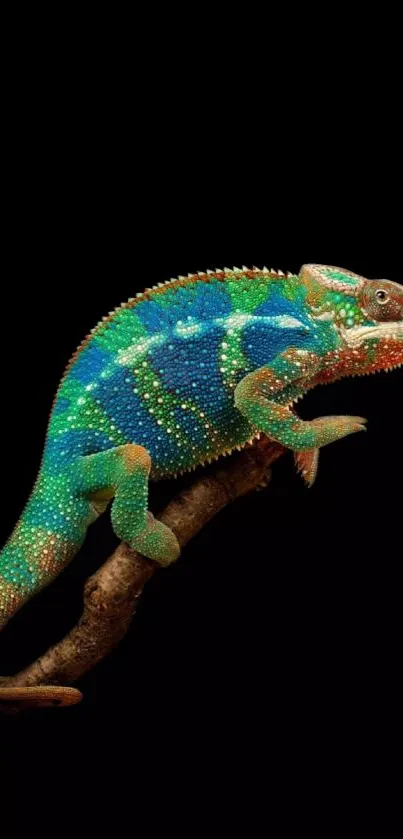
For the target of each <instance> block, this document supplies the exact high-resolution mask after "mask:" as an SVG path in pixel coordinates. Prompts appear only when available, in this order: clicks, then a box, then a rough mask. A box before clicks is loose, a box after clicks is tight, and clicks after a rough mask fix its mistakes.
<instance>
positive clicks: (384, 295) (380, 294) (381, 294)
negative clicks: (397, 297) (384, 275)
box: [375, 288, 389, 303]
mask: <svg viewBox="0 0 403 839" xmlns="http://www.w3.org/2000/svg"><path fill="white" fill-rule="evenodd" d="M375 297H376V299H377V301H378V303H387V302H388V300H389V294H388V292H387V291H385V290H384V289H383V288H378V290H377V291H376V292H375Z"/></svg>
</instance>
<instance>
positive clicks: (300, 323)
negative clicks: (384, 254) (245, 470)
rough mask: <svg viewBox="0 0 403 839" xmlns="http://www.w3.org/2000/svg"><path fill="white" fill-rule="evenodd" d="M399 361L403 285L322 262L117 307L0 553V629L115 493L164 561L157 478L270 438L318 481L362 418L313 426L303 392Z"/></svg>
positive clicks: (232, 274) (115, 509) (98, 330)
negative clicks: (329, 455)
mask: <svg viewBox="0 0 403 839" xmlns="http://www.w3.org/2000/svg"><path fill="white" fill-rule="evenodd" d="M402 363H403V287H402V286H400V285H398V284H397V283H393V282H390V281H388V280H376V281H371V280H367V279H364V278H363V277H360V276H358V275H356V274H353V273H351V272H349V271H344V270H342V269H340V268H334V267H329V266H323V265H305V266H303V268H302V269H301V271H300V274H299V275H298V276H296V275H291V274H283V273H282V272H281V271H280V272H275V271H268V270H267V269H266V268H264V269H263V270H260V269H258V268H254V269H253V270H248V269H247V268H243V269H242V270H240V269H237V268H234V269H233V270H229V269H224V270H223V271H208V272H207V273H205V274H196V275H189V276H188V277H186V278H185V277H179V278H178V279H176V280H171V281H170V282H168V283H165V284H159V285H158V286H155V287H153V288H151V289H147V290H146V291H145V292H144V293H142V294H139V295H137V297H136V298H134V299H131V300H129V301H128V302H127V303H124V304H123V305H122V306H120V307H119V308H118V309H116V310H115V311H114V312H110V313H109V315H108V316H107V317H105V318H103V320H102V321H101V322H100V323H99V324H98V325H97V326H96V327H95V329H93V330H92V332H91V334H90V335H89V336H88V337H87V338H86V339H85V340H84V341H83V342H82V344H81V345H80V347H79V348H78V350H77V351H76V352H75V354H74V355H73V357H72V359H71V361H70V363H69V365H68V366H67V369H66V371H65V373H64V376H63V378H62V380H61V383H60V386H59V388H58V391H57V394H56V397H55V401H54V404H53V409H52V412H51V416H50V421H49V427H48V432H47V437H46V443H45V448H44V453H43V459H42V463H41V467H40V471H39V475H38V478H37V481H36V483H35V486H34V489H33V492H32V495H31V497H30V499H29V501H28V503H27V506H26V508H25V510H24V512H23V514H22V516H21V518H20V520H19V522H18V524H17V525H16V527H15V529H14V531H13V533H12V535H11V536H10V538H9V540H8V542H7V544H6V545H5V547H4V548H3V550H2V552H1V554H0V627H1V626H3V625H4V624H5V623H6V622H7V620H8V619H9V618H10V617H11V616H12V615H13V614H14V613H15V612H16V611H17V609H19V608H20V606H22V604H23V603H24V602H25V601H26V600H27V599H28V598H29V597H31V596H32V595H33V594H35V593H36V592H37V591H39V590H40V589H41V588H42V587H43V586H44V585H46V584H47V583H49V581H50V580H51V579H52V578H54V577H55V576H56V575H57V574H59V572H60V571H61V570H62V568H63V567H64V566H65V565H66V564H67V563H68V562H70V560H71V559H72V558H73V557H74V555H75V554H76V553H77V551H78V550H79V548H80V546H81V545H82V543H83V541H84V538H85V534H86V531H87V528H88V526H89V525H90V524H91V522H93V521H94V520H95V519H96V518H97V516H98V515H99V514H100V513H101V512H103V511H104V510H105V508H106V506H107V504H108V502H109V501H110V500H111V499H113V501H112V506H111V518H112V525H113V528H114V531H115V533H116V535H117V536H118V537H119V538H120V539H122V540H125V541H127V542H128V543H129V544H130V545H131V546H132V547H133V548H135V549H136V550H138V551H140V552H141V553H142V554H143V555H144V556H146V557H148V558H150V559H153V560H155V561H156V562H158V563H160V564H161V565H168V564H169V563H171V562H173V561H174V560H176V559H177V557H178V555H179V546H178V543H177V540H176V537H175V536H174V534H173V533H172V531H171V530H169V529H168V528H167V527H166V526H165V525H164V524H162V523H161V522H159V521H157V520H156V519H155V518H154V517H153V516H152V515H151V514H150V513H149V512H148V504H147V499H148V482H149V479H151V480H154V479H158V478H161V477H167V476H173V475H176V474H177V473H178V472H183V471H185V470H189V469H193V468H194V467H196V466H197V465H199V464H202V463H205V462H206V461H211V460H214V459H215V458H217V457H219V456H220V455H222V454H223V453H227V452H230V451H231V450H232V449H234V448H239V447H242V446H244V445H245V444H246V443H247V442H248V441H251V440H253V438H254V437H255V436H257V435H258V433H259V432H263V433H264V434H265V435H267V436H268V437H270V438H272V439H273V440H276V441H278V442H280V443H282V444H283V445H284V446H287V447H289V448H290V449H292V450H293V451H294V452H295V457H296V461H297V465H298V467H299V469H300V470H301V471H302V473H303V475H304V478H305V480H306V482H307V483H308V484H312V483H313V481H314V479H315V474H316V469H317V462H318V451H319V449H320V447H321V446H324V445H326V444H327V443H332V442H333V441H335V440H339V439H341V438H342V437H345V436H346V435H347V434H352V433H354V432H357V431H361V430H363V429H364V427H365V420H364V419H362V418H361V417H351V416H339V417H322V418H320V419H315V420H313V421H311V422H306V421H303V420H301V419H299V418H298V416H297V415H296V413H295V411H294V409H293V405H294V403H295V402H296V400H298V399H299V398H300V397H301V396H302V395H303V394H305V393H306V392H307V391H308V390H309V389H311V388H313V387H314V386H315V385H317V384H323V383H327V382H332V381H335V380H336V379H339V378H341V377H343V376H355V375H362V374H364V373H369V372H374V371H376V370H390V369H392V368H394V367H397V366H399V365H401V364H402Z"/></svg>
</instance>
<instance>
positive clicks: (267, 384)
mask: <svg viewBox="0 0 403 839" xmlns="http://www.w3.org/2000/svg"><path fill="white" fill-rule="evenodd" d="M317 368H318V359H317V357H316V356H315V354H314V353H310V352H307V351H306V350H292V349H291V350H287V351H286V352H285V353H282V354H281V355H280V356H278V357H277V358H276V359H274V361H273V363H272V365H271V366H270V367H261V368H260V369H259V370H255V371H253V372H252V373H249V374H248V375H247V376H245V377H244V378H243V379H241V381H240V382H239V383H238V385H237V387H236V389H235V405H236V407H237V408H238V410H239V411H240V412H241V413H242V414H243V415H244V416H246V417H247V419H248V420H249V421H250V422H251V423H252V424H253V425H254V426H255V428H257V429H259V431H263V432H264V433H265V434H266V435H267V436H268V437H270V438H271V439H272V440H276V441H277V442H278V443H281V444H282V445H283V446H288V448H290V449H293V450H294V451H298V452H305V451H306V450H308V449H317V448H320V446H325V445H326V444H328V443H333V442H334V441H335V440H340V439H341V438H342V437H346V436H347V435H348V434H354V433H355V432H356V431H363V430H365V422H366V420H365V419H363V418H362V417H348V416H339V417H320V418H318V419H315V420H312V421H311V422H306V421H304V420H301V419H300V418H299V417H297V416H296V414H295V413H294V412H293V411H292V410H291V409H290V407H289V404H290V403H291V402H292V401H293V399H294V398H295V395H294V396H293V397H292V398H291V399H290V403H288V398H287V395H288V393H290V394H291V393H292V394H296V393H297V392H298V380H301V388H300V391H303V390H304V389H306V381H307V380H308V381H309V378H310V377H311V376H313V375H314V373H315V372H316V370H317ZM303 380H305V385H304V384H303ZM284 383H285V385H284ZM282 403H283V404H282ZM284 403H286V404H284Z"/></svg>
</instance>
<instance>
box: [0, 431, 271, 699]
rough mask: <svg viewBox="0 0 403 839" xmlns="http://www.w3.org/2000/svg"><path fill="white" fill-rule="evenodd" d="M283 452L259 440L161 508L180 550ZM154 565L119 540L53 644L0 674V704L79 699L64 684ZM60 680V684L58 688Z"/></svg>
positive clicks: (100, 643)
mask: <svg viewBox="0 0 403 839" xmlns="http://www.w3.org/2000/svg"><path fill="white" fill-rule="evenodd" d="M283 452H284V449H283V448H282V446H280V445H278V444H276V443H273V442H271V441H269V440H267V438H262V439H261V440H260V441H259V443H257V444H255V445H254V446H251V447H248V448H245V449H243V450H242V452H241V453H240V454H237V455H233V456H232V457H231V458H229V460H228V461H224V460H223V459H222V460H220V461H218V463H217V465H216V467H215V469H214V470H213V471H209V472H207V473H206V474H204V475H202V477H201V478H199V479H198V480H197V481H196V482H195V483H194V484H193V485H192V486H191V487H190V488H188V489H186V490H184V491H183V492H181V493H180V494H179V495H178V496H176V497H175V498H174V499H173V500H172V501H171V502H170V503H169V504H168V506H167V507H166V509H165V510H164V512H163V514H162V515H161V517H160V518H161V521H163V522H164V524H166V525H168V527H170V528H172V530H173V531H174V533H175V534H176V536H177V538H178V541H179V544H180V545H181V547H183V546H184V545H186V544H187V542H189V540H190V539H192V537H193V536H195V535H196V534H197V533H198V532H199V531H200V530H201V529H202V527H203V526H204V525H205V524H206V523H207V522H208V521H209V520H210V519H211V518H213V516H215V515H216V513H218V512H219V511H220V510H222V509H223V507H225V506H226V505H227V504H230V503H231V501H234V500H235V499H236V498H238V497H240V496H241V495H245V494H246V493H247V492H250V491H251V490H253V489H256V488H257V487H258V486H260V485H262V484H263V485H265V484H267V483H268V482H269V480H270V470H269V467H270V465H271V464H272V463H273V462H274V461H275V460H277V459H278V458H279V457H280V456H281V455H282V454H283ZM157 568H158V565H157V564H156V563H154V562H152V561H150V560H147V559H145V558H144V557H142V556H141V555H140V554H138V553H136V552H135V551H133V550H131V549H130V548H129V546H128V545H127V544H125V543H124V542H122V543H121V544H120V545H119V546H118V548H117V549H116V550H115V551H114V553H113V554H112V555H111V556H110V557H109V559H107V560H106V562H105V563H104V565H102V567H101V568H99V570H98V571H96V573H95V574H93V575H92V577H89V579H88V580H87V582H86V584H85V587H84V608H83V613H82V616H81V618H80V620H79V621H78V623H77V626H75V627H74V628H73V629H72V630H71V631H70V632H69V633H68V634H67V635H66V636H65V638H63V639H62V640H61V641H59V642H58V643H57V644H55V645H54V646H53V647H51V648H50V649H49V650H48V651H47V652H46V653H45V654H44V655H42V656H40V658H38V659H37V660H36V661H34V662H33V663H32V664H30V665H29V666H28V667H26V668H24V670H21V671H20V672H19V673H18V674H17V675H15V676H11V677H6V678H3V679H1V682H0V685H1V687H0V709H1V708H3V709H5V708H7V710H20V709H21V708H25V707H32V705H67V704H69V705H70V704H74V703H76V702H79V701H80V699H81V698H82V695H81V693H80V691H79V690H76V689H75V688H71V687H65V686H66V685H70V684H71V683H72V682H75V681H76V680H77V679H79V678H80V676H82V675H83V674H84V673H86V672H87V671H88V670H90V669H91V668H92V667H94V665H95V664H97V662H99V661H101V660H102V659H103V658H104V657H105V656H106V655H107V654H108V653H109V651H110V650H112V649H113V648H114V647H115V646H116V645H117V644H118V643H119V641H120V640H121V639H122V638H123V636H124V635H125V633H126V632H127V630H128V628H129V626H130V623H131V620H132V618H133V616H134V614H135V611H136V606H137V601H138V599H139V597H140V596H141V593H142V591H143V588H144V585H145V583H146V582H147V580H149V579H150V577H151V576H152V574H153V573H154V571H155V570H156V569H157ZM61 685H62V687H60V686H61Z"/></svg>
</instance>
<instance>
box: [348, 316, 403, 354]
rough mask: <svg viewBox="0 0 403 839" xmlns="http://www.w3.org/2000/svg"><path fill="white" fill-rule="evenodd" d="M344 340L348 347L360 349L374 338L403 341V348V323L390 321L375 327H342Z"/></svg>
mask: <svg viewBox="0 0 403 839" xmlns="http://www.w3.org/2000/svg"><path fill="white" fill-rule="evenodd" d="M340 335H341V338H342V340H343V341H344V343H345V344H347V346H348V347H351V348H358V347H360V346H362V344H363V343H364V341H366V340H367V339H369V340H371V339H373V338H375V339H377V340H382V339H383V340H388V339H390V340H391V341H401V342H402V348H403V322H402V321H390V322H389V323H378V324H376V325H375V326H353V327H352V328H351V329H346V328H345V327H340Z"/></svg>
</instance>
